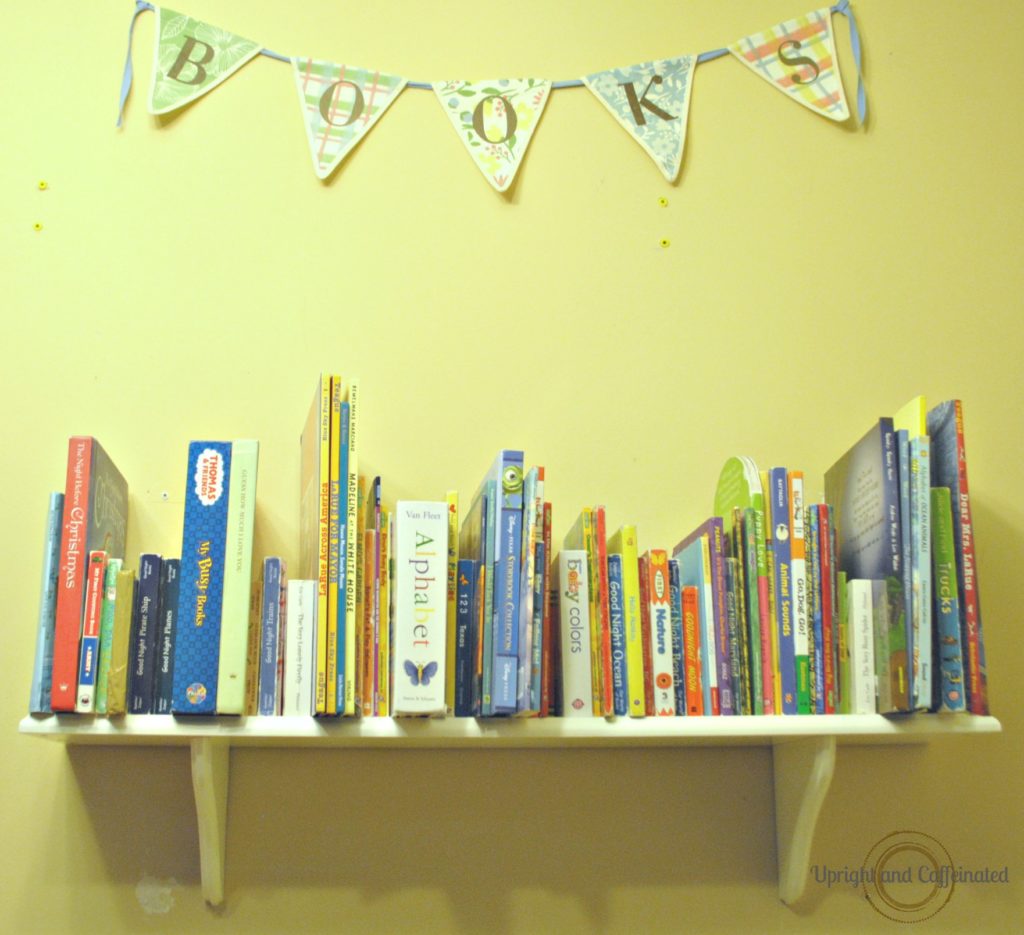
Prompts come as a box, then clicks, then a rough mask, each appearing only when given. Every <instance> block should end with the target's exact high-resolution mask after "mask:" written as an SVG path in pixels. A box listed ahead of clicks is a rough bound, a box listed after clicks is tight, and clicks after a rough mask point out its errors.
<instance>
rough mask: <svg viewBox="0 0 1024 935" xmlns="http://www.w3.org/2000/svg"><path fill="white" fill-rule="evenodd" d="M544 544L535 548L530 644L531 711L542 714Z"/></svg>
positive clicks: (540, 543)
mask: <svg viewBox="0 0 1024 935" xmlns="http://www.w3.org/2000/svg"><path fill="white" fill-rule="evenodd" d="M546 551H547V550H546V549H545V548H544V543H543V542H538V543H537V544H536V545H535V546H534V566H533V567H534V577H533V625H532V627H531V630H532V633H531V643H530V697H529V710H530V711H531V712H533V713H539V712H540V679H541V668H542V666H543V661H544V595H545V594H546V593H547V591H546V590H545V588H546V586H547V575H546V572H545V568H544V564H545V562H546V561H547V557H546Z"/></svg>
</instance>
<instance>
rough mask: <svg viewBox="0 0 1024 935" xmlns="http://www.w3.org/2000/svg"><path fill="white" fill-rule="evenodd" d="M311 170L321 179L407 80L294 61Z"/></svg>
mask: <svg viewBox="0 0 1024 935" xmlns="http://www.w3.org/2000/svg"><path fill="white" fill-rule="evenodd" d="M292 72H293V73H294V75H295V86H296V87H297V88H298V91H299V103H300V105H301V106H302V121H303V123H304V124H305V126H306V137H307V138H308V140H309V151H310V154H311V155H312V157H313V170H314V171H315V172H316V174H317V178H321V179H325V178H327V176H329V175H330V174H331V173H332V172H333V171H334V170H335V169H336V168H337V167H338V165H339V164H340V163H341V160H342V159H344V158H345V157H346V156H347V155H348V153H349V151H350V150H351V149H352V147H354V146H355V145H356V143H358V142H359V141H360V140H361V139H362V138H363V137H364V136H365V135H366V133H367V132H368V131H369V129H370V127H372V126H373V125H374V124H375V123H376V122H377V121H378V120H379V119H380V117H381V115H382V114H383V113H384V111H385V110H387V109H388V107H390V106H391V104H392V103H393V102H394V100H395V98H396V97H398V95H399V94H401V93H402V89H403V88H404V87H405V86H406V84H407V83H408V79H406V78H399V77H397V76H395V75H384V74H381V73H380V72H379V71H374V70H372V69H368V68H354V67H353V66H351V65H336V64H334V63H333V62H323V61H318V60H317V59H312V58H307V59H299V58H295V59H292Z"/></svg>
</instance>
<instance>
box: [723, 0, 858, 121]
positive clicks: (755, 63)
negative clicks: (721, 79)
mask: <svg viewBox="0 0 1024 935" xmlns="http://www.w3.org/2000/svg"><path fill="white" fill-rule="evenodd" d="M729 51H730V52H732V54H733V55H735V56H736V58H738V59H739V60H740V61H741V62H743V64H745V65H746V66H747V67H748V68H750V70H751V71H753V72H754V73H755V74H758V75H760V76H761V77H762V78H764V80H765V81H767V82H769V83H770V84H773V85H774V86H775V87H777V88H778V89H779V90H780V91H782V92H784V93H785V94H788V95H789V96H790V97H792V98H793V100H795V101H799V102H800V103H801V104H803V105H804V107H809V108H810V109H811V110H813V111H815V112H816V113H819V114H822V115H824V116H825V117H829V118H830V119H832V120H846V119H847V118H848V117H849V116H850V111H849V109H848V108H847V106H846V97H845V95H844V94H843V82H842V79H841V78H840V76H839V65H838V62H837V60H836V47H835V43H834V42H833V40H832V15H831V12H830V11H829V9H828V7H823V8H822V9H820V10H815V11H814V12H813V13H808V14H806V15H805V16H799V17H797V18H796V19H791V20H787V21H786V22H785V23H779V25H778V26H773V27H772V28H771V29H766V30H765V31H764V32H761V33H756V34H754V35H751V36H747V37H746V38H745V39H740V40H739V41H738V42H734V43H733V44H732V45H731V46H729Z"/></svg>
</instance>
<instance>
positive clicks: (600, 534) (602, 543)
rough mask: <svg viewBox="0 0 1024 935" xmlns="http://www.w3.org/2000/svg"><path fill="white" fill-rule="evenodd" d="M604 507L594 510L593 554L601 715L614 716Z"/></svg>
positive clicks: (610, 619)
mask: <svg viewBox="0 0 1024 935" xmlns="http://www.w3.org/2000/svg"><path fill="white" fill-rule="evenodd" d="M606 535H607V530H606V529H605V518H604V507H603V506H598V507H595V508H594V537H595V539H596V540H597V542H596V548H595V549H594V552H595V553H596V555H597V582H598V608H599V610H600V614H601V679H602V682H601V713H602V714H603V715H604V716H605V717H613V716H614V715H615V686H614V683H613V672H612V617H611V609H610V607H609V604H608V540H607V538H606Z"/></svg>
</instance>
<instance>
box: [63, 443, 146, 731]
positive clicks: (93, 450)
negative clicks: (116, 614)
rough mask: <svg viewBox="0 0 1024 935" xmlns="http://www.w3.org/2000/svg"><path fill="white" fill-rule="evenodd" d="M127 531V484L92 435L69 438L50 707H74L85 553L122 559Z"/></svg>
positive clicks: (84, 578)
mask: <svg viewBox="0 0 1024 935" xmlns="http://www.w3.org/2000/svg"><path fill="white" fill-rule="evenodd" d="M127 529H128V483H127V482H126V481H125V479H124V477H123V476H122V475H121V472H120V471H118V469H117V467H116V466H115V465H114V462H113V461H112V460H111V459H110V456H109V455H108V454H107V453H106V451H105V450H104V448H103V446H102V445H101V444H100V443H99V442H98V441H97V440H96V439H95V438H92V437H89V436H82V435H76V436H73V437H72V438H71V439H69V441H68V461H67V477H66V484H65V488H64V513H63V516H62V519H61V540H60V570H59V573H58V579H57V580H58V585H57V606H56V612H55V619H54V638H53V667H52V676H51V685H50V704H51V707H52V709H53V710H54V711H74V710H75V695H76V690H77V687H78V663H79V639H80V637H81V633H82V620H83V611H84V609H85V586H86V563H87V560H88V557H89V553H90V552H94V551H103V552H106V553H107V555H108V556H110V557H111V558H124V546H125V537H126V534H127Z"/></svg>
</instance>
